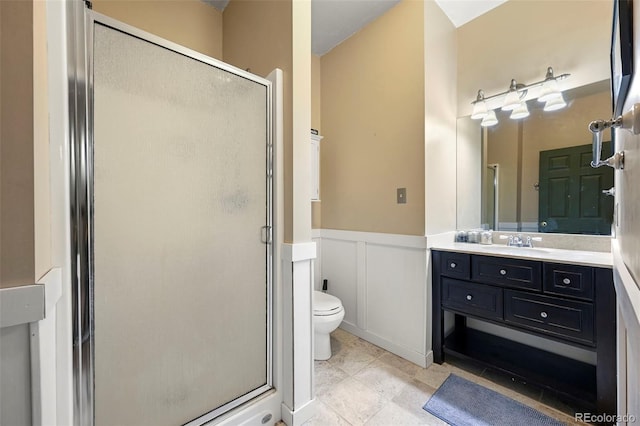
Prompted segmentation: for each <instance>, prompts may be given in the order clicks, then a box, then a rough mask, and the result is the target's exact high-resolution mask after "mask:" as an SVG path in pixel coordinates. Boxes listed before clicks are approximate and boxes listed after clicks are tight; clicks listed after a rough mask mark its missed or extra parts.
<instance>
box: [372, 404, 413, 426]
mask: <svg viewBox="0 0 640 426" xmlns="http://www.w3.org/2000/svg"><path fill="white" fill-rule="evenodd" d="M422 424H424V423H423V422H422V420H420V419H419V418H418V417H416V416H414V415H413V414H411V413H410V412H408V411H407V410H405V409H404V408H402V407H400V406H399V405H396V404H394V403H393V402H391V403H389V404H387V405H385V406H384V407H383V408H382V410H380V411H378V413H376V414H375V415H374V416H373V417H372V418H370V419H369V420H367V422H366V423H365V425H367V426H391V425H393V426H414V425H415V426H418V425H422Z"/></svg>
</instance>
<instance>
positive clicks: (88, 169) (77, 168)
mask: <svg viewBox="0 0 640 426" xmlns="http://www.w3.org/2000/svg"><path fill="white" fill-rule="evenodd" d="M67 22H68V27H67V31H68V33H67V37H68V46H67V48H68V53H67V59H68V70H69V75H68V78H69V114H70V120H71V123H70V132H69V134H70V147H71V149H70V152H71V154H70V155H71V159H70V167H71V170H70V180H71V185H70V188H71V197H70V198H71V255H72V259H71V266H72V270H75V271H76V273H75V274H72V317H73V379H74V380H73V381H74V404H73V405H74V424H75V425H77V426H84V425H93V424H95V402H94V378H95V377H94V356H95V354H94V331H95V328H94V322H93V321H94V315H93V289H94V268H93V203H92V200H93V138H94V133H93V131H94V128H93V125H94V123H93V101H94V99H93V63H94V62H93V59H94V56H93V55H94V51H93V33H94V31H93V29H94V28H95V25H96V24H101V25H104V26H107V27H110V28H113V29H114V30H117V31H121V32H123V33H126V34H129V35H131V36H133V37H137V38H140V39H142V40H145V41H148V42H150V43H153V44H155V45H157V46H159V47H163V48H166V49H168V50H171V51H174V52H176V53H178V54H181V55H184V56H187V57H189V58H192V59H195V60H197V61H200V62H203V63H205V64H208V65H210V66H213V67H216V68H218V69H221V70H223V71H227V72H229V73H232V74H235V75H238V76H240V77H243V78H246V79H248V80H250V81H253V82H255V83H257V84H260V85H262V86H264V87H265V89H266V99H265V101H266V111H267V117H266V119H267V129H266V132H267V134H266V142H267V143H266V147H265V149H266V176H265V178H266V197H267V202H266V206H265V207H266V222H267V223H266V226H268V227H270V228H271V229H273V218H274V211H273V209H274V202H273V185H274V183H273V175H274V173H273V166H274V161H275V160H274V157H273V156H274V147H273V107H272V96H273V89H272V83H271V82H270V81H269V80H266V79H264V78H262V77H259V76H256V75H253V74H251V73H249V72H247V71H243V70H241V69H239V68H236V67H234V66H232V65H229V64H226V63H224V62H221V61H218V60H217V59H214V58H210V57H208V56H206V55H203V54H201V53H198V52H195V51H193V50H191V49H188V48H186V47H184V46H180V45H178V44H176V43H173V42H170V41H168V40H165V39H162V38H160V37H157V36H154V35H152V34H149V33H147V32H145V31H142V30H140V29H138V28H135V27H132V26H130V25H127V24H124V23H122V22H119V21H117V20H115V19H112V18H109V17H107V16H104V15H102V14H99V13H96V12H94V11H92V10H89V9H88V8H87V7H86V5H85V3H84V2H83V1H81V0H76V1H70V2H69V3H68V5H67ZM274 244H275V242H274V239H273V238H272V239H271V240H270V241H268V242H267V244H266V253H265V254H266V259H265V260H266V275H267V282H266V303H267V318H266V322H267V335H266V339H267V341H266V363H267V377H266V383H265V384H264V385H262V386H260V387H259V388H256V389H254V390H252V391H250V392H248V393H247V394H245V395H242V396H240V397H238V398H236V399H234V400H232V401H230V402H228V403H226V404H225V405H222V406H220V407H218V408H216V409H214V410H212V411H210V412H208V413H205V414H203V415H202V416H200V417H197V418H195V419H193V420H191V421H189V422H187V423H186V424H187V425H190V426H195V425H201V424H204V423H207V422H210V421H211V420H213V419H215V418H217V417H219V416H221V415H223V414H226V413H229V414H232V413H231V412H232V410H235V409H237V408H238V407H240V406H241V405H243V404H245V403H247V402H249V401H251V400H253V399H255V398H257V397H259V396H261V395H263V394H265V393H266V392H268V391H270V390H271V389H273V368H274V354H273V348H274V341H273V339H274V312H273V310H274V305H273V304H274V287H273V280H274V273H275V264H274V262H275V256H274V252H275V245H274Z"/></svg>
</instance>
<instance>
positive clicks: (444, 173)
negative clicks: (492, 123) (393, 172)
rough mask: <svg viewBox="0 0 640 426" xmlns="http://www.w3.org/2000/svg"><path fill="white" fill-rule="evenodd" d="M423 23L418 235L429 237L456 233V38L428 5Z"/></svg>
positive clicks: (437, 11)
mask: <svg viewBox="0 0 640 426" xmlns="http://www.w3.org/2000/svg"><path fill="white" fill-rule="evenodd" d="M424 22H425V25H424V66H423V69H424V74H423V78H424V84H423V88H424V90H423V94H424V103H425V111H424V117H423V125H424V132H425V133H424V135H425V136H424V179H425V186H424V190H425V202H426V204H425V208H424V234H425V235H432V234H438V233H441V232H447V231H453V230H455V228H456V196H455V194H456V75H457V74H456V69H457V66H458V65H457V61H456V50H457V35H456V29H455V27H454V26H453V25H452V24H451V22H450V21H449V19H448V18H447V16H446V15H445V14H444V12H442V10H441V9H440V7H438V6H437V5H436V3H435V2H433V1H427V2H425V3H424ZM420 88H421V87H420V85H417V84H416V85H415V90H419V89H420Z"/></svg>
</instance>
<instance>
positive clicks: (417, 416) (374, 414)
mask: <svg viewBox="0 0 640 426" xmlns="http://www.w3.org/2000/svg"><path fill="white" fill-rule="evenodd" d="M331 345H332V352H333V356H332V357H331V359H329V360H328V361H315V370H316V371H315V386H316V415H315V416H314V417H313V418H312V419H311V420H309V421H308V422H307V423H305V425H304V426H349V425H352V426H356V425H368V426H369V425H384V426H400V425H446V423H445V422H443V421H442V420H440V419H438V418H436V417H434V416H433V415H431V414H430V413H428V412H426V411H425V410H423V409H422V406H423V405H424V404H425V403H426V402H427V400H428V399H429V397H430V396H431V395H432V394H433V393H434V392H435V391H436V389H437V388H438V387H439V386H440V385H441V384H442V383H443V382H444V380H445V379H446V378H447V376H449V374H450V373H455V374H457V375H459V376H461V377H464V378H466V379H467V380H471V381H473V382H476V383H479V384H481V385H483V386H485V387H487V388H490V389H493V390H495V391H497V392H500V393H502V394H504V395H506V396H509V397H511V398H513V399H515V400H517V401H520V402H522V403H524V404H526V405H529V406H531V407H533V408H535V409H537V410H539V411H541V412H543V413H545V414H547V415H548V416H550V417H554V418H556V419H558V420H560V421H561V422H564V423H567V424H571V425H574V424H581V423H578V422H575V421H574V419H573V416H570V415H569V414H566V413H563V412H561V411H560V410H565V411H567V412H570V408H568V407H566V406H563V405H562V404H561V403H559V402H558V401H553V400H551V399H549V398H547V400H545V399H544V395H543V392H542V391H537V390H535V389H531V388H530V387H524V386H520V388H518V385H517V384H516V385H513V386H512V385H511V384H510V383H507V381H508V378H507V379H506V380H505V378H501V377H498V376H496V375H492V374H490V373H488V372H485V371H484V370H483V369H480V368H478V367H476V366H473V365H468V364H464V363H462V362H457V363H455V365H452V364H448V363H444V364H442V365H438V364H433V365H431V366H430V367H429V368H428V369H423V368H421V367H419V366H417V365H415V364H413V363H411V362H409V361H406V360H404V359H402V358H400V357H398V356H396V355H394V354H392V353H389V352H387V351H385V350H384V349H381V348H379V347H377V346H375V345H373V344H371V343H369V342H366V341H364V340H362V339H360V338H359V337H356V336H354V335H352V334H350V333H347V332H346V331H344V330H342V329H337V330H336V331H335V332H333V333H332V335H331ZM504 385H507V386H509V387H506V386H504Z"/></svg>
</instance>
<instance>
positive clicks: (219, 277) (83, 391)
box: [69, 9, 274, 426]
mask: <svg viewBox="0 0 640 426" xmlns="http://www.w3.org/2000/svg"><path fill="white" fill-rule="evenodd" d="M75 20H76V31H75V34H74V35H73V40H72V44H71V46H70V49H71V50H72V52H71V53H72V55H71V56H74V57H75V60H74V61H73V64H70V65H73V69H72V75H71V76H70V80H69V81H70V85H71V87H72V92H73V93H74V94H75V99H74V102H73V103H72V111H71V113H72V118H73V120H74V123H75V125H74V127H72V133H73V134H72V147H71V152H72V161H71V167H72V170H71V187H72V197H71V198H72V208H71V215H72V218H71V219H72V245H73V251H74V252H73V253H72V270H74V271H76V272H77V273H76V276H75V277H74V283H73V291H74V294H73V316H74V329H73V339H74V341H73V345H74V387H75V404H74V405H75V407H74V411H75V418H76V423H77V424H82V425H92V424H95V425H98V426H103V425H104V426H109V425H116V424H117V425H176V424H203V423H206V422H208V421H210V420H213V419H216V418H219V417H220V416H222V415H224V414H225V413H228V412H230V411H231V410H233V409H234V408H236V407H238V406H240V405H242V404H245V403H247V402H249V401H251V400H253V399H255V398H257V397H259V396H261V395H264V394H265V393H267V392H269V391H270V390H271V389H273V386H274V384H273V377H272V375H273V343H272V342H273V301H272V299H273V290H272V283H273V276H274V261H273V257H274V256H273V247H274V242H273V238H272V235H273V232H272V231H273V224H272V222H273V190H272V188H273V166H272V165H273V158H272V157H273V145H272V115H273V114H272V86H271V82H269V81H268V80H265V79H263V78H260V77H257V76H255V75H252V74H250V73H248V72H245V71H242V70H239V69H236V68H234V67H232V66H230V65H228V64H225V63H222V62H220V61H217V60H214V59H212V58H209V57H206V56H204V55H201V54H198V53H196V52H193V51H191V50H189V49H186V48H184V47H181V46H178V45H176V44H173V43H170V42H168V41H166V40H162V39H160V38H157V37H155V36H152V35H150V34H147V33H144V32H142V31H140V30H137V29H135V28H133V27H130V26H127V25H125V24H122V23H120V22H117V21H114V20H112V19H109V18H107V17H104V16H101V15H99V14H97V13H93V12H91V11H89V10H86V9H85V10H84V11H83V13H82V16H78V15H76V16H75ZM78 28H80V29H81V31H78V30H77V29H78Z"/></svg>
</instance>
